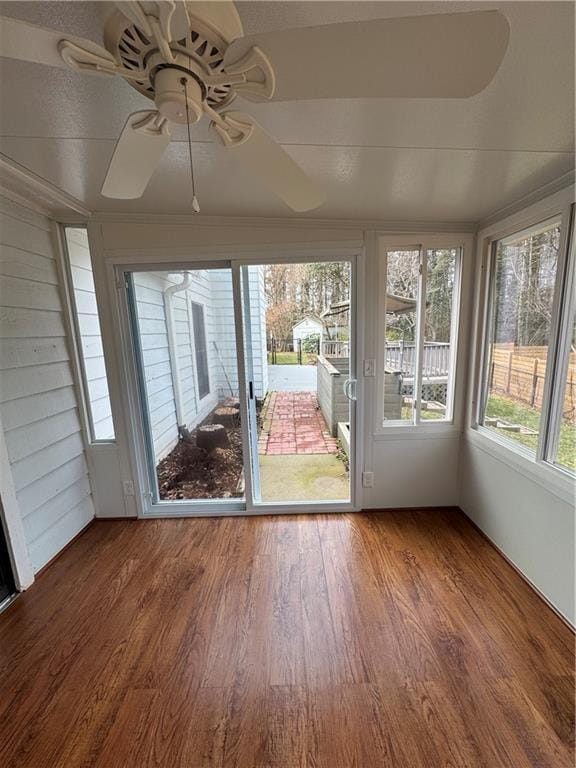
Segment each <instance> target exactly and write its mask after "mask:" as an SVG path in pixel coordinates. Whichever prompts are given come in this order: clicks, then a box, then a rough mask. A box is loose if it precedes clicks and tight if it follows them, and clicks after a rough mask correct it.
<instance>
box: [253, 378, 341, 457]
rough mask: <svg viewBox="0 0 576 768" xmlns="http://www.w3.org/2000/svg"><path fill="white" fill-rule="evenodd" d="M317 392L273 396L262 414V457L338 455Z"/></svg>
mask: <svg viewBox="0 0 576 768" xmlns="http://www.w3.org/2000/svg"><path fill="white" fill-rule="evenodd" d="M337 451H338V444H337V442H336V439H335V438H334V437H332V435H331V434H330V432H329V431H328V428H327V426H326V422H325V421H324V417H323V416H322V412H321V410H320V408H319V407H318V400H317V399H316V393H315V392H272V393H271V394H270V397H269V398H268V400H267V402H266V404H265V406H264V410H263V412H262V429H261V431H260V436H259V438H258V453H260V454H267V455H273V454H299V453H337Z"/></svg>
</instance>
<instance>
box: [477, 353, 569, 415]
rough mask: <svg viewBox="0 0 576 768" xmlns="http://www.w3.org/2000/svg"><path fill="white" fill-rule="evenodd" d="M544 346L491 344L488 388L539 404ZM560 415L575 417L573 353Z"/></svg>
mask: <svg viewBox="0 0 576 768" xmlns="http://www.w3.org/2000/svg"><path fill="white" fill-rule="evenodd" d="M547 352H548V348H547V347H513V346H512V345H508V344H499V345H495V346H494V347H493V349H492V360H491V362H490V389H491V391H493V392H501V393H503V394H505V395H508V396H509V397H511V398H512V399H514V400H519V401H521V402H523V403H526V404H527V405H530V406H531V407H533V408H541V407H542V398H543V395H544V379H545V376H546V359H547ZM563 414H564V418H565V419H567V420H569V421H576V354H575V353H572V354H571V355H570V363H569V366H568V371H567V376H566V390H565V396H564V409H563Z"/></svg>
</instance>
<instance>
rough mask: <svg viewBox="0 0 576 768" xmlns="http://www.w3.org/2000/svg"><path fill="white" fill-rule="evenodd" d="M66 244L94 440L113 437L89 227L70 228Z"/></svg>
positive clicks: (67, 232)
mask: <svg viewBox="0 0 576 768" xmlns="http://www.w3.org/2000/svg"><path fill="white" fill-rule="evenodd" d="M66 244H67V248H68V258H69V260H70V271H71V275H72V285H73V287H74V303H75V305H76V316H77V319H78V330H79V331H80V342H81V346H82V357H83V358H84V370H85V373H86V384H87V389H88V392H87V396H88V399H89V401H90V410H91V413H92V425H93V429H94V439H96V440H113V439H114V424H113V423H112V409H111V407H110V395H109V393H108V379H107V377H106V366H105V363H104V351H103V349H102V335H101V333H100V321H99V319H98V307H97V306H96V291H95V289H94V278H93V275H92V264H91V261H90V250H89V247H88V235H87V234H86V230H85V229H73V228H71V227H68V228H67V229H66Z"/></svg>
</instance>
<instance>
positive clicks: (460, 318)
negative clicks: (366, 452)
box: [374, 232, 473, 439]
mask: <svg viewBox="0 0 576 768" xmlns="http://www.w3.org/2000/svg"><path fill="white" fill-rule="evenodd" d="M472 242H473V236H471V235H469V234H464V233H461V232H460V233H458V232H454V233H451V234H439V233H416V234H411V235H406V234H404V235H396V236H391V235H390V234H385V233H381V234H379V235H378V243H377V258H378V264H377V274H378V281H377V282H378V298H379V301H378V312H377V313H376V314H377V318H376V329H375V340H376V345H377V354H376V379H377V380H376V386H375V388H374V389H375V393H376V399H377V402H376V407H375V414H376V428H375V430H374V437H375V438H376V439H384V437H387V436H393V435H404V436H408V435H409V434H410V433H416V434H419V435H423V434H426V435H432V434H434V433H438V432H454V431H455V430H456V429H457V424H458V422H459V420H460V411H461V408H460V405H461V399H462V395H463V392H459V389H458V383H459V382H460V381H462V380H464V372H463V371H462V370H461V368H462V363H463V362H464V357H465V356H464V354H463V349H462V342H463V339H464V338H465V335H466V333H465V332H466V327H467V319H468V318H467V316H466V312H465V307H464V306H463V301H462V299H463V296H465V295H466V294H467V280H466V277H467V273H466V264H467V258H468V255H469V253H471V251H472ZM395 250H398V251H406V250H415V251H416V250H417V251H418V252H419V254H420V269H419V279H418V295H417V319H416V327H417V339H416V375H415V377H414V395H415V404H414V417H413V420H412V421H401V420H385V419H384V369H385V340H386V311H385V305H386V300H385V297H386V293H387V254H388V252H390V251H395ZM435 250H456V251H457V255H456V266H455V279H454V295H453V298H452V317H451V327H450V339H451V351H450V370H451V373H452V375H451V380H450V381H449V382H448V389H447V395H446V405H447V417H446V418H445V419H424V420H421V419H420V412H421V393H422V360H423V352H424V341H425V340H424V333H423V329H424V323H425V308H426V307H425V304H426V278H427V252H428V251H435ZM448 411H449V416H448Z"/></svg>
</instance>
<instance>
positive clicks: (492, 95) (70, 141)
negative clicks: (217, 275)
mask: <svg viewBox="0 0 576 768" xmlns="http://www.w3.org/2000/svg"><path fill="white" fill-rule="evenodd" d="M110 7H111V6H110V4H109V3H104V2H97V3H92V2H72V3H68V2H24V3H20V2H8V3H6V2H0V14H2V15H6V16H12V17H15V18H20V19H25V20H27V21H31V22H34V23H37V24H41V25H44V26H50V27H53V28H57V29H61V30H63V31H65V32H68V33H70V34H77V35H81V36H84V37H89V38H91V39H93V40H96V41H97V42H101V28H102V22H103V19H105V17H106V15H107V13H109V11H110ZM238 7H239V12H240V15H241V17H242V22H243V24H244V31H245V33H246V34H250V33H253V32H259V31H268V30H273V29H284V28H288V27H295V26H306V25H311V24H321V23H331V22H337V21H351V20H359V19H370V18H381V17H385V16H387V17H393V16H406V15H412V14H420V13H437V12H439V11H440V12H448V11H453V10H472V9H477V8H498V9H500V10H501V11H502V12H503V13H504V14H505V15H506V17H507V18H508V20H509V22H510V26H511V36H510V46H509V49H508V52H507V54H506V56H505V59H504V62H503V64H502V67H501V69H500V71H499V72H498V74H497V75H496V78H495V79H494V81H493V82H492V83H491V84H490V85H489V86H488V88H487V89H486V90H485V91H484V92H483V93H481V94H479V95H478V96H475V97H473V98H471V99H466V100H448V99H445V100H425V99H408V100H398V99H381V100H366V99H358V100H351V99H350V100H327V101H321V102H307V101H303V102H295V103H275V104H258V105H254V104H249V103H247V102H244V103H241V100H240V99H238V101H237V102H236V103H235V105H234V108H238V109H243V110H246V111H250V112H251V113H252V114H253V115H254V116H255V117H256V118H257V119H258V120H259V121H260V122H261V123H262V125H263V126H264V127H265V128H266V130H267V131H269V132H270V133H271V134H272V135H273V136H275V137H276V138H277V139H278V140H279V141H280V142H281V143H282V144H283V146H284V147H285V148H286V150H287V151H288V152H289V153H290V154H291V155H292V156H293V157H294V159H295V160H296V161H298V162H299V163H300V164H301V165H302V166H303V167H304V168H305V169H306V170H307V172H308V173H309V174H310V175H311V176H312V177H313V178H315V179H317V180H318V182H319V183H320V184H322V185H323V187H324V189H325V190H326V192H327V196H328V201H327V203H326V204H325V205H323V206H322V207H321V208H319V209H317V210H316V211H312V212H311V213H309V214H307V216H308V217H311V218H314V217H321V218H330V217H335V218H341V217H345V218H350V219H353V218H358V219H367V218H370V219H382V220H395V221H397V220H423V221H428V220H430V221H433V220H434V219H441V220H443V221H455V222H457V221H479V220H481V219H483V218H484V217H486V216H487V215H489V214H490V213H492V212H493V211H494V210H497V209H499V208H501V207H503V206H505V205H507V204H508V203H511V202H513V201H515V200H517V199H518V198H520V197H523V196H524V195H526V194H529V193H530V192H532V191H534V190H536V189H538V188H539V187H541V186H542V185H544V184H547V183H548V182H550V181H553V180H554V179H556V178H557V177H558V176H560V175H562V174H564V173H566V172H568V171H570V170H571V169H572V168H573V167H574V154H573V152H574V5H573V3H571V2H559V3H556V2H518V3H491V4H487V3H474V2H465V3H451V2H443V3H437V2H425V3H411V2H399V3H398V2H352V3H349V2H318V3H317V2H240V3H238ZM409 55H410V52H409V51H407V56H409ZM0 61H1V70H0V73H1V85H0V106H1V110H2V112H1V117H0V149H1V151H2V153H3V154H4V155H6V156H7V157H9V158H10V159H11V160H13V161H15V162H17V163H19V164H21V165H23V166H25V167H26V168H27V169H29V170H31V171H33V172H34V173H35V174H37V175H38V176H41V177H43V178H44V179H46V180H48V181H49V182H51V183H52V184H54V185H56V186H57V187H59V188H60V189H62V190H63V191H65V192H67V193H68V194H70V195H72V196H74V197H75V198H77V199H78V200H80V201H81V202H83V203H84V204H85V205H86V206H87V207H88V208H89V209H90V210H92V211H113V212H120V213H121V212H138V213H179V214H182V213H189V212H190V202H189V200H190V195H189V189H190V181H189V176H188V166H187V145H186V143H185V133H184V131H182V130H180V129H176V130H175V131H174V135H175V140H174V141H173V142H172V144H171V146H170V147H169V149H168V151H167V152H166V155H165V156H164V158H163V160H162V163H161V166H160V168H159V169H158V171H157V172H156V174H155V175H154V177H153V179H152V182H151V183H150V185H149V187H148V189H147V190H146V193H145V195H144V196H143V197H142V198H141V199H140V200H134V201H113V200H108V199H106V198H103V197H101V196H100V195H99V189H100V186H101V184H102V181H103V179H104V175H105V173H106V169H107V166H108V161H109V159H110V157H111V155H112V152H113V149H114V143H115V140H116V138H117V137H118V135H119V133H120V131H121V130H122V127H123V125H124V122H125V119H126V117H127V116H128V114H129V113H130V112H133V111H136V110H138V109H146V108H148V107H149V105H150V102H149V101H148V100H147V99H146V98H144V97H143V96H141V95H140V94H138V93H137V92H136V91H135V90H133V89H132V88H131V87H130V86H129V85H128V84H127V83H126V82H125V81H123V80H121V79H119V78H115V79H107V78H98V77H88V76H82V75H80V74H76V73H73V72H68V71H66V70H57V69H48V68H45V67H42V66H41V65H38V64H29V63H25V62H19V61H13V60H9V59H1V60H0ZM295 61H296V65H297V59H296V60H295ZM455 66H457V62H455ZM194 142H195V145H194V152H195V163H196V165H197V170H196V177H197V189H198V197H199V199H200V202H201V205H202V213H203V214H210V215H235V216H241V215H246V216H292V215H294V214H292V212H291V211H290V210H289V209H288V208H286V206H285V205H284V204H283V203H281V202H279V201H277V200H276V199H275V198H273V197H271V196H270V195H269V194H268V192H267V191H266V190H265V189H264V188H263V187H262V186H261V185H260V183H259V182H258V181H257V180H255V179H252V178H250V177H249V176H247V175H242V174H241V173H239V172H238V171H237V170H236V166H235V163H234V161H233V158H231V157H229V156H228V155H227V153H226V152H225V151H224V150H223V149H221V147H220V146H219V145H218V144H216V143H214V141H213V140H212V138H211V136H210V135H209V133H208V131H207V124H206V122H204V123H202V124H201V125H199V126H196V127H195V128H194Z"/></svg>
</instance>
